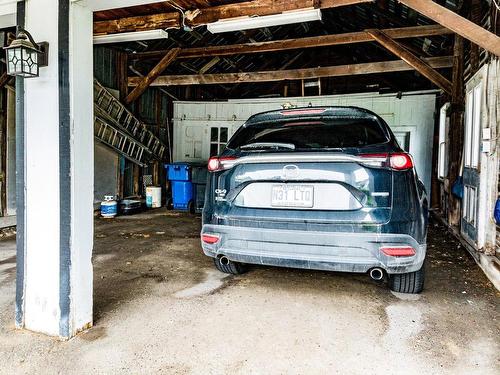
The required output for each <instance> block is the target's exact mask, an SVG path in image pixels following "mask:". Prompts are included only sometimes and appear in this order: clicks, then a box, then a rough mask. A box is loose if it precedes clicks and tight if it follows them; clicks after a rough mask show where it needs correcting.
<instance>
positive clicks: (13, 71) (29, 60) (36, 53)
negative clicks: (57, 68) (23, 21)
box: [4, 27, 49, 78]
mask: <svg viewBox="0 0 500 375" xmlns="http://www.w3.org/2000/svg"><path fill="white" fill-rule="evenodd" d="M48 47H49V45H48V43H40V44H37V43H35V41H34V40H33V37H32V36H31V34H30V33H29V32H28V31H26V30H24V29H23V28H21V27H18V28H17V36H16V39H14V40H13V41H12V43H11V44H10V45H9V46H8V47H4V49H5V52H6V55H7V56H6V57H7V74H8V75H11V76H19V77H24V78H33V77H38V75H39V68H40V67H41V66H47V63H48Z"/></svg>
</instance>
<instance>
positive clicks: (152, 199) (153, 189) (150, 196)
mask: <svg viewBox="0 0 500 375" xmlns="http://www.w3.org/2000/svg"><path fill="white" fill-rule="evenodd" d="M146 206H147V207H148V208H160V207H161V187H159V186H148V187H147V188H146Z"/></svg>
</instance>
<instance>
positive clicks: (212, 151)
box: [210, 143, 219, 157]
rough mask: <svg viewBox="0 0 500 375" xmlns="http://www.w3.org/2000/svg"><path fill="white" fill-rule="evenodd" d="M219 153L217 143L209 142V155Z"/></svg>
mask: <svg viewBox="0 0 500 375" xmlns="http://www.w3.org/2000/svg"><path fill="white" fill-rule="evenodd" d="M217 155H219V145H218V144H217V143H211V144H210V156H211V157H212V156H217Z"/></svg>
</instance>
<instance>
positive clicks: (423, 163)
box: [174, 92, 436, 193]
mask: <svg viewBox="0 0 500 375" xmlns="http://www.w3.org/2000/svg"><path fill="white" fill-rule="evenodd" d="M285 103H291V104H293V105H296V106H298V107H307V106H308V105H312V106H335V105H348V106H358V107H363V108H366V109H369V110H371V111H373V112H375V113H377V114H378V115H379V116H381V117H382V118H383V119H384V120H385V121H387V123H388V124H389V126H390V127H391V129H392V130H393V131H394V132H395V133H396V132H401V133H406V132H408V133H410V153H411V154H412V155H413V157H414V160H415V164H416V167H417V172H418V174H419V175H420V178H421V179H422V181H423V182H424V184H425V186H426V188H427V191H428V192H429V193H430V188H431V171H432V145H433V131H434V121H435V120H434V119H435V107H436V94H435V93H434V92H418V93H404V94H403V96H402V97H401V99H398V98H397V97H396V95H395V94H386V95H379V94H377V93H364V94H352V95H335V96H319V97H318V96H315V97H298V98H271V99H269V98H266V99H245V100H229V101H225V102H176V103H174V161H192V162H194V161H196V162H200V161H206V160H207V159H208V158H209V156H210V128H211V127H213V126H218V127H220V126H226V127H228V128H229V132H230V134H232V133H234V132H235V131H236V130H237V129H238V127H240V126H241V125H242V124H243V123H244V122H245V121H246V120H247V119H248V118H249V117H250V116H251V115H253V114H255V113H259V112H264V111H270V110H276V109H281V108H282V105H283V104H285Z"/></svg>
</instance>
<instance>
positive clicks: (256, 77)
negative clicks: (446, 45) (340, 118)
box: [128, 56, 453, 86]
mask: <svg viewBox="0 0 500 375" xmlns="http://www.w3.org/2000/svg"><path fill="white" fill-rule="evenodd" d="M424 61H425V62H427V63H428V64H429V65H430V66H431V67H433V68H436V69H440V68H450V67H451V66H452V63H453V59H452V57H451V56H445V57H433V58H428V59H424ZM408 70H412V68H411V67H410V66H409V65H408V64H407V63H405V62H404V61H401V60H395V61H382V62H371V63H364V64H350V65H339V66H330V67H320V68H306V69H291V70H278V71H261V72H246V73H224V74H195V75H168V76H160V77H158V78H157V79H156V80H155V81H154V82H153V83H152V84H151V86H178V85H211V84H232V83H243V82H244V83H249V82H276V81H283V80H299V79H314V78H324V77H339V76H354V75H362V74H375V73H389V72H403V71H408ZM128 82H129V86H137V85H138V84H139V83H140V82H141V78H137V77H133V78H129V80H128Z"/></svg>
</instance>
